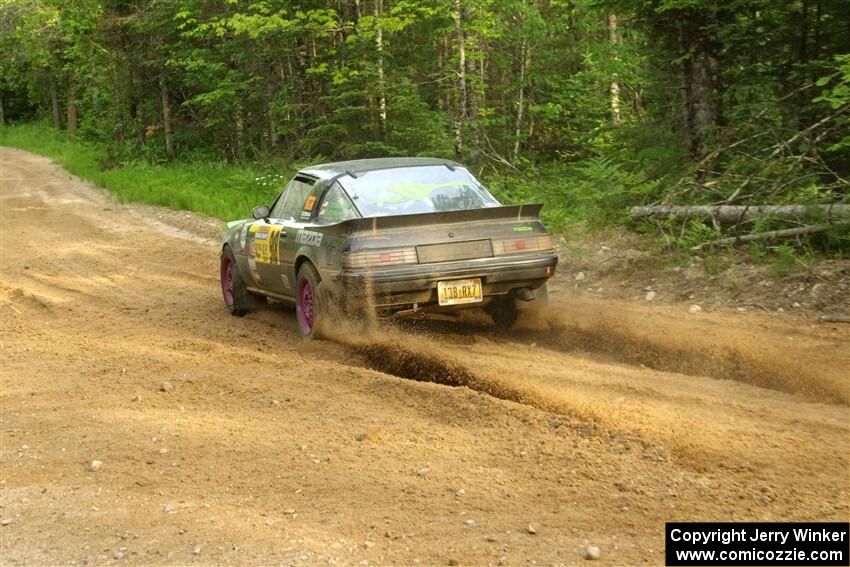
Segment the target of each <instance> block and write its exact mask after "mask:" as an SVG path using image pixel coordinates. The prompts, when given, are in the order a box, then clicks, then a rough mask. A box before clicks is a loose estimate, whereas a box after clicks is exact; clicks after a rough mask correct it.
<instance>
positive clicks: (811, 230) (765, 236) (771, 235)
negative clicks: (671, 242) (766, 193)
mask: <svg viewBox="0 0 850 567" xmlns="http://www.w3.org/2000/svg"><path fill="white" fill-rule="evenodd" d="M845 226H850V221H840V222H837V223H834V224H816V225H812V226H801V227H798V228H787V229H783V230H769V231H767V232H757V233H755V234H745V235H744V236H731V237H729V238H721V239H719V240H712V241H711V242H703V243H702V244H697V245H696V246H692V247H691V251H693V252H698V251H699V250H702V249H703V248H708V247H710V246H724V245H726V244H739V243H741V242H755V241H757V240H777V239H780V238H791V237H792V236H803V235H806V234H818V233H821V232H826V231H828V230H832V229H835V228H840V227H845Z"/></svg>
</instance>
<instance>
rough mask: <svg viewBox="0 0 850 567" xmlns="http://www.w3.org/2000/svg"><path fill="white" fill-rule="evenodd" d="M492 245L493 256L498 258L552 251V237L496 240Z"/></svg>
mask: <svg viewBox="0 0 850 567" xmlns="http://www.w3.org/2000/svg"><path fill="white" fill-rule="evenodd" d="M492 243H493V254H494V255H496V256H502V255H505V254H521V253H523V252H542V251H544V250H552V237H551V236H549V235H548V234H547V235H544V236H524V237H522V238H499V239H496V238H494V239H493V240H492Z"/></svg>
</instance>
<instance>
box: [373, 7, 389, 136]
mask: <svg viewBox="0 0 850 567" xmlns="http://www.w3.org/2000/svg"><path fill="white" fill-rule="evenodd" d="M383 10H384V0H375V26H376V28H377V29H376V30H375V50H376V51H377V52H378V119H379V131H380V135H381V139H382V140H383V139H384V137H385V135H386V133H387V99H386V95H385V93H384V31H383V30H382V29H381V13H382V12H383Z"/></svg>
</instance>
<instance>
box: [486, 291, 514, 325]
mask: <svg viewBox="0 0 850 567" xmlns="http://www.w3.org/2000/svg"><path fill="white" fill-rule="evenodd" d="M516 302H517V300H516V299H514V297H513V296H512V295H508V296H506V297H499V298H497V299H494V300H493V301H491V302H490V304H489V305H488V306H487V308H486V310H487V313H488V314H489V315H490V317H491V318H492V319H493V323H495V324H496V327H497V328H498V329H499V330H502V331H507V330H509V329H510V328H511V327H513V326H514V323H516V322H517V319H518V318H519V309H518V308H517V304H516Z"/></svg>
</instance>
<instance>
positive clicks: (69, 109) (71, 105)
mask: <svg viewBox="0 0 850 567" xmlns="http://www.w3.org/2000/svg"><path fill="white" fill-rule="evenodd" d="M66 104H67V106H66V111H65V124H66V126H67V127H68V133H69V134H71V135H72V136H74V135H76V133H77V85H76V84H75V83H74V81H73V80H71V81H70V82H69V83H68V100H67V101H66Z"/></svg>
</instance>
